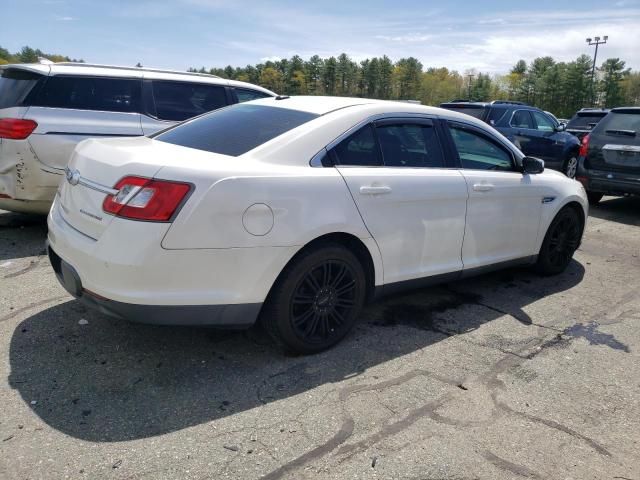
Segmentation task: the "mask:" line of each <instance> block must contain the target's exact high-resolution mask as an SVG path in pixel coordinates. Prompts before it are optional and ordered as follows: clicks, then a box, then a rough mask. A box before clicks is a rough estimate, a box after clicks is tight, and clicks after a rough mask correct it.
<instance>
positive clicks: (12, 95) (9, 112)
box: [0, 66, 45, 198]
mask: <svg viewBox="0 0 640 480" xmlns="http://www.w3.org/2000/svg"><path fill="white" fill-rule="evenodd" d="M44 78H45V75H43V74H42V73H38V72H35V71H32V70H29V69H24V68H15V67H13V66H11V67H9V66H3V67H0V123H1V125H0V198H1V197H3V196H4V197H10V198H13V197H14V196H15V195H16V185H15V183H16V180H15V179H16V174H17V172H16V169H17V168H19V166H20V165H19V164H20V157H21V155H20V151H21V148H22V147H21V145H22V144H25V143H26V141H25V140H24V138H25V134H26V135H27V136H28V134H29V130H33V128H34V127H35V126H36V124H35V123H33V122H29V121H28V120H23V119H24V116H25V114H26V113H27V110H28V109H29V107H28V98H29V96H30V94H31V93H32V92H35V90H37V88H36V86H37V85H39V81H40V80H41V79H44ZM22 123H26V125H22ZM29 123H31V125H29ZM27 151H28V150H27Z"/></svg>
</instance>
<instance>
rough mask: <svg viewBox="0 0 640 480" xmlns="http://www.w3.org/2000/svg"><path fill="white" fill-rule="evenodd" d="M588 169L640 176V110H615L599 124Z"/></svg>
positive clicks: (591, 137)
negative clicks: (638, 174) (637, 174)
mask: <svg viewBox="0 0 640 480" xmlns="http://www.w3.org/2000/svg"><path fill="white" fill-rule="evenodd" d="M585 167H586V168H590V169H595V170H612V171H619V172H628V173H640V108H637V107H636V108H633V107H630V108H615V109H613V110H611V112H610V113H609V114H608V115H607V116H606V117H604V118H603V119H602V120H601V121H600V122H599V123H598V124H597V125H596V127H595V128H594V129H593V130H592V131H591V133H590V134H589V150H588V153H587V158H586V161H585Z"/></svg>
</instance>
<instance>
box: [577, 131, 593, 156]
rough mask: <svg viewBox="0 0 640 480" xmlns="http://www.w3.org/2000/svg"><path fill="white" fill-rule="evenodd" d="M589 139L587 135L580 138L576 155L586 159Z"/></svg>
mask: <svg viewBox="0 0 640 480" xmlns="http://www.w3.org/2000/svg"><path fill="white" fill-rule="evenodd" d="M589 137H590V135H589V134H587V135H585V136H584V137H582V141H581V142H580V150H578V155H579V156H581V157H586V156H587V153H589Z"/></svg>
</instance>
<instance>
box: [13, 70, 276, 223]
mask: <svg viewBox="0 0 640 480" xmlns="http://www.w3.org/2000/svg"><path fill="white" fill-rule="evenodd" d="M274 95H275V94H274V93H273V92H270V91H269V90H265V89H264V88H261V87H258V86H256V85H251V84H248V83H243V82H236V81H231V80H224V79H222V78H218V77H214V76H212V75H204V74H198V73H187V72H171V71H165V70H153V69H148V68H129V67H112V66H103V65H88V64H83V63H57V64H46V65H44V64H24V65H3V66H0V209H4V210H13V211H18V212H32V213H47V212H48V211H49V208H50V207H51V202H52V200H53V197H54V195H55V192H56V188H57V187H58V184H59V183H60V179H61V178H62V177H63V175H64V168H65V166H66V165H67V162H68V161H69V156H70V155H71V152H72V151H73V149H74V147H75V146H76V144H77V143H78V142H79V141H81V140H84V139H86V138H89V137H122V136H142V135H149V134H151V133H154V132H157V131H158V130H162V129H165V128H167V127H170V126H172V125H175V124H176V123H177V122H180V121H183V120H185V119H187V118H190V117H193V116H195V115H201V114H203V113H206V112H208V111H210V110H215V109H217V108H220V107H223V106H226V105H229V104H233V103H237V102H243V101H247V100H253V99H256V98H263V97H271V96H274Z"/></svg>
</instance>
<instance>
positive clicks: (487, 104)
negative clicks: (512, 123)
mask: <svg viewBox="0 0 640 480" xmlns="http://www.w3.org/2000/svg"><path fill="white" fill-rule="evenodd" d="M467 105H471V106H474V107H476V106H477V107H491V106H493V105H500V106H509V105H513V106H517V107H524V108H534V109H536V110H539V109H538V108H536V107H532V106H531V105H527V104H526V103H523V102H516V101H515V100H493V101H492V102H471V101H469V100H452V101H450V102H444V103H441V104H440V106H441V107H455V106H467Z"/></svg>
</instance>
